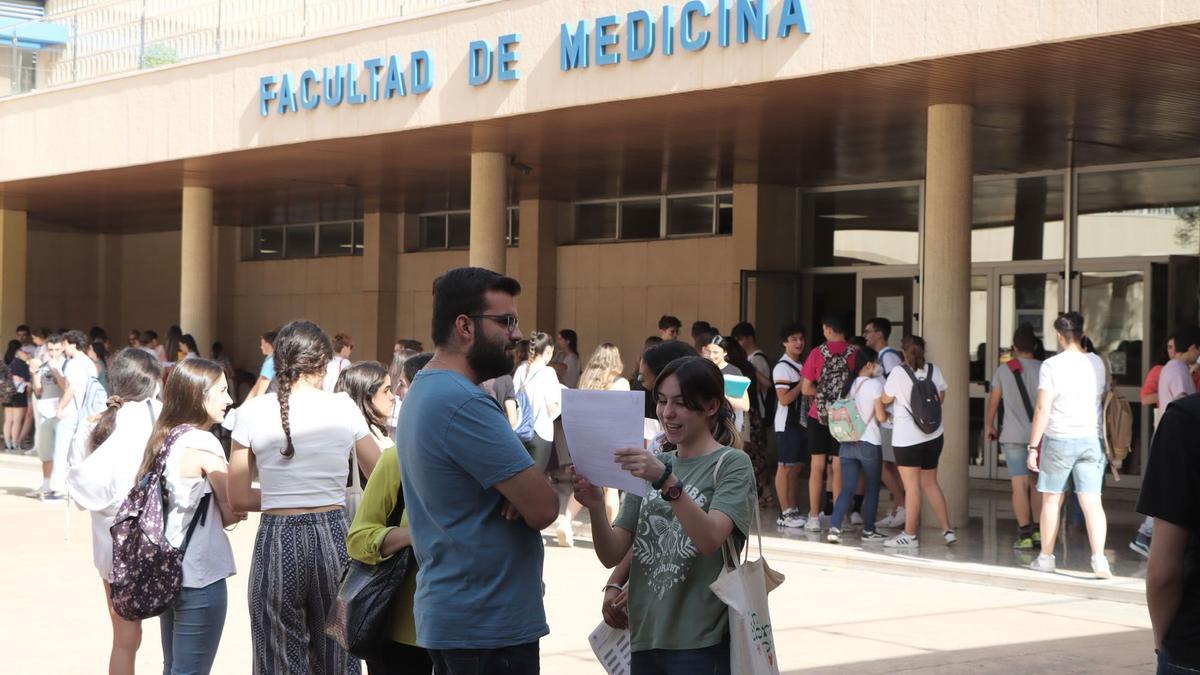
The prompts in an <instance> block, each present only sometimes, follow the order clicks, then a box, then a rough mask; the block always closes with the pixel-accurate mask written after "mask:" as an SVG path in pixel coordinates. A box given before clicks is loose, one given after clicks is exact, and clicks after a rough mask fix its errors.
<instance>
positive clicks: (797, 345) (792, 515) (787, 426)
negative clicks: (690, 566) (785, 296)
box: [771, 323, 810, 529]
mask: <svg viewBox="0 0 1200 675" xmlns="http://www.w3.org/2000/svg"><path fill="white" fill-rule="evenodd" d="M779 337H780V340H781V341H782V342H783V356H782V357H781V358H780V359H779V362H778V363H776V364H775V367H774V369H772V371H771V379H772V380H773V381H774V384H775V396H776V399H777V401H778V405H777V406H776V408H775V420H774V429H775V435H776V438H777V439H778V441H779V450H778V455H779V459H778V462H779V465H778V467H777V468H776V469H775V496H776V498H778V500H779V520H777V521H775V522H776V524H777V525H779V526H780V527H788V528H794V529H799V528H802V527H804V525H805V522H806V521H807V518H806V517H805V516H804V514H803V513H802V512H801V511H800V508H799V506H798V503H799V498H800V475H801V473H802V472H803V471H804V465H806V464H808V463H809V461H810V460H809V454H808V439H807V437H806V430H805V428H804V425H805V424H806V423H807V419H808V406H806V405H805V403H806V400H807V399H805V398H804V396H803V392H802V384H801V381H802V378H801V377H800V371H801V370H802V369H803V368H804V349H805V347H806V341H805V339H804V326H802V325H800V324H798V323H795V324H791V325H789V326H784V328H783V330H782V331H781V332H780V336H779Z"/></svg>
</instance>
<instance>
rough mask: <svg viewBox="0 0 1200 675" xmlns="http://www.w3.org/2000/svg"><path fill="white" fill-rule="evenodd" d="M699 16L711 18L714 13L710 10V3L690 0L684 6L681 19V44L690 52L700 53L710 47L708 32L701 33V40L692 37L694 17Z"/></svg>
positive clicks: (701, 0)
mask: <svg viewBox="0 0 1200 675" xmlns="http://www.w3.org/2000/svg"><path fill="white" fill-rule="evenodd" d="M697 14H699V15H700V16H709V15H711V14H712V11H711V10H710V9H709V8H708V3H707V2H704V0H689V2H688V3H687V4H686V5H684V6H683V11H682V12H681V13H680V17H679V42H680V44H682V45H683V48H684V49H686V50H688V51H689V52H698V51H700V50H701V49H704V48H705V47H707V46H708V38H709V32H708V31H703V32H701V33H700V37H699V38H697V37H695V36H693V35H692V21H694V20H695V18H694V17H695V16H696V15H697Z"/></svg>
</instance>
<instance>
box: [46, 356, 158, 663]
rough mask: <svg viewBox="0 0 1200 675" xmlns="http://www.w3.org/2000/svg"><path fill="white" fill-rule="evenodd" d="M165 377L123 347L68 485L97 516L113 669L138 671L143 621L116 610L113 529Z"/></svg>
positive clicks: (96, 544) (96, 548) (95, 552)
mask: <svg viewBox="0 0 1200 675" xmlns="http://www.w3.org/2000/svg"><path fill="white" fill-rule="evenodd" d="M161 383H162V364H161V363H160V362H159V360H158V359H156V358H154V357H153V356H151V355H150V354H147V353H146V352H144V351H142V350H141V349H137V348H127V349H123V350H121V351H120V352H118V353H117V355H116V356H114V357H113V358H112V361H111V362H110V363H109V367H108V386H109V393H110V394H111V396H109V399H108V408H107V409H106V410H105V411H104V412H103V413H101V415H100V419H99V420H97V422H96V425H95V426H94V427H93V428H92V431H91V433H90V434H89V437H88V439H87V447H88V449H89V451H90V452H89V454H88V456H87V458H86V459H84V460H83V462H81V463H80V464H78V465H76V466H73V467H71V470H70V472H69V473H68V474H67V485H68V486H69V488H70V490H71V499H72V500H73V501H74V502H75V503H76V504H77V505H78V506H80V507H82V508H83V509H86V510H88V511H91V516H92V560H93V561H94V563H95V565H96V569H97V570H98V571H99V572H100V579H101V581H102V582H104V597H105V600H106V601H107V602H108V618H109V621H110V622H111V623H112V632H113V637H112V648H111V650H110V652H109V657H108V672H110V673H133V668H134V661H135V660H136V657H137V650H138V646H139V645H140V644H141V642H142V622H141V621H130V620H128V619H125V618H123V617H122V616H121V615H119V614H117V612H116V610H115V609H113V605H112V599H111V598H112V590H111V588H110V586H109V582H110V581H111V579H112V567H113V561H112V555H113V544H112V535H111V534H110V532H109V530H110V528H111V527H112V524H113V518H114V517H116V515H117V509H118V508H120V506H121V503H122V502H123V501H124V500H125V497H126V496H127V495H128V494H129V491H130V490H131V489H132V488H133V485H134V483H135V482H136V480H137V474H138V469H139V467H141V465H142V460H143V458H144V456H145V451H146V443H147V441H149V440H150V434H151V432H152V431H153V430H154V422H155V420H157V419H158V415H159V411H160V410H161V409H162V404H161V403H159V402H158V401H157V400H155V396H156V394H157V393H158V389H159V386H160V385H161Z"/></svg>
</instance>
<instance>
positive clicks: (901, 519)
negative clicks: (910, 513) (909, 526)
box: [892, 506, 908, 528]
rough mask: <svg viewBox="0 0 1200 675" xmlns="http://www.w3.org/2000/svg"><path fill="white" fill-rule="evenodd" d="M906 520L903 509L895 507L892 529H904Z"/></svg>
mask: <svg viewBox="0 0 1200 675" xmlns="http://www.w3.org/2000/svg"><path fill="white" fill-rule="evenodd" d="M907 520H908V517H907V515H906V514H905V513H904V507H903V506H899V507H896V513H895V514H893V515H892V527H897V528H899V527H904V526H905V524H906V521H907Z"/></svg>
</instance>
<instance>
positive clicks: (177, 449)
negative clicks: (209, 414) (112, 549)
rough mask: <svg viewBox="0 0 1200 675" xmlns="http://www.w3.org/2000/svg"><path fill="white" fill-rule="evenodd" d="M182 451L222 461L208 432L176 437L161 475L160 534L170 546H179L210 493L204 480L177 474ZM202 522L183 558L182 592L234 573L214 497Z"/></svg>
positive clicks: (220, 450)
mask: <svg viewBox="0 0 1200 675" xmlns="http://www.w3.org/2000/svg"><path fill="white" fill-rule="evenodd" d="M184 448H192V449H195V450H200V451H202V452H209V453H212V454H213V455H216V456H217V457H219V458H220V459H221V461H222V462H224V461H225V450H224V449H223V448H222V447H221V442H220V441H218V440H217V437H216V436H214V435H212V433H211V432H208V431H201V430H199V429H192V430H191V431H189V432H187V433H185V434H184V435H182V436H180V437H179V440H177V441H175V445H173V446H172V447H171V453H170V454H169V455H167V468H166V472H165V474H164V478H165V479H166V485H167V506H168V511H167V513H166V522H165V523H164V524H163V530H164V531H165V533H166V536H167V541H168V542H170V543H171V545H172V546H176V547H178V546H180V545H182V544H183V538H184V535H186V534H187V529H188V525H190V524H191V522H192V516H193V515H195V513H196V507H197V506H199V504H200V500H201V499H202V498H203V497H204V495H206V494H208V493H210V492H212V486H210V485H209V484H208V479H206V478H200V477H194V478H185V477H184V476H183V475H182V474H181V472H180V460H181V459H182V457H183V454H184V453H183V450H184ZM202 518H204V520H203V521H202V522H200V523H197V524H196V531H195V532H193V533H192V540H191V542H190V543H189V544H188V548H187V551H186V552H185V553H184V554H183V586H184V588H204V587H205V586H208V585H210V584H212V583H214V582H217V581H220V580H221V579H224V578H225V577H231V576H233V575H234V574H236V573H237V566H236V564H235V563H234V561H233V549H232V548H231V547H230V546H229V537H228V536H226V535H225V527H224V525H223V524H222V523H221V507H220V506H219V505H218V504H217V495H215V494H214V495H213V496H212V498H211V499H209V500H208V513H207V515H206V516H202Z"/></svg>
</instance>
